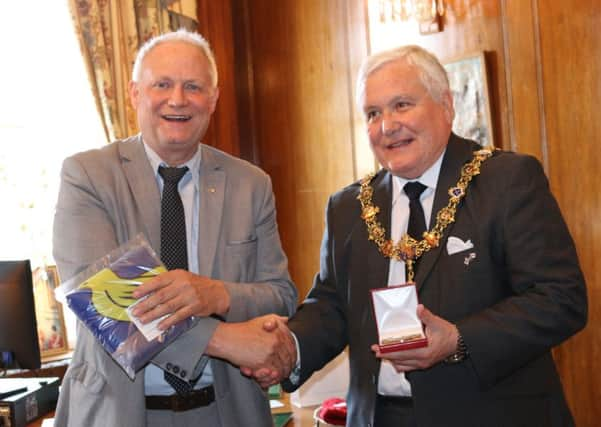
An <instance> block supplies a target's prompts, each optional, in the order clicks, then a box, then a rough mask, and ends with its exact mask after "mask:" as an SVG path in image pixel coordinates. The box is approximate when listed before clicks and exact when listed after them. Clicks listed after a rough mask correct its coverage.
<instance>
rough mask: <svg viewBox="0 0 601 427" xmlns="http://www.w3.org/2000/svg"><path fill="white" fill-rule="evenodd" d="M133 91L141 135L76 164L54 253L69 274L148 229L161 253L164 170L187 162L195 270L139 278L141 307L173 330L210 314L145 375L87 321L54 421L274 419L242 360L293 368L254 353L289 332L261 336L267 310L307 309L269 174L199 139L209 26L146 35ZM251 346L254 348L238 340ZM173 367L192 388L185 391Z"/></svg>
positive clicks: (211, 106) (211, 74)
mask: <svg viewBox="0 0 601 427" xmlns="http://www.w3.org/2000/svg"><path fill="white" fill-rule="evenodd" d="M129 90H130V97H131V100H132V103H133V106H134V108H135V110H136V112H137V118H138V124H139V127H140V130H141V133H140V134H139V135H137V136H134V137H131V138H128V139H126V140H122V141H117V142H114V143H112V144H109V145H107V146H105V147H103V148H101V149H99V150H92V151H88V152H84V153H79V154H76V155H74V156H72V157H70V158H68V159H66V160H65V162H64V165H63V169H62V175H61V179H62V181H61V188H60V193H59V198H58V203H57V208H56V214H55V221H54V257H55V259H56V262H57V264H58V267H59V270H60V273H61V275H62V277H63V278H64V279H69V278H70V277H72V276H73V275H75V274H76V273H78V272H79V271H81V270H82V269H84V268H85V267H86V266H88V265H89V264H90V263H92V262H93V261H95V260H96V259H98V258H100V257H102V256H103V255H105V254H106V253H108V252H109V251H111V250H112V249H114V248H116V247H117V246H119V245H121V244H123V243H125V242H126V241H128V240H129V239H131V238H132V237H134V236H135V235H136V234H138V233H143V234H144V235H145V236H146V237H147V239H148V241H149V242H150V244H151V246H152V247H153V248H154V249H155V250H156V252H157V253H160V252H161V238H162V237H161V191H162V190H163V188H164V187H165V185H164V183H163V178H162V176H161V175H160V174H159V172H158V169H159V167H160V166H163V167H184V166H185V167H187V168H188V169H187V170H185V171H184V175H183V178H182V179H181V181H180V182H179V184H177V188H178V191H179V194H180V196H181V201H182V205H183V210H184V213H185V227H186V233H185V234H186V248H187V259H188V266H189V268H188V269H187V270H183V269H176V270H172V271H168V272H166V273H163V274H162V275H160V276H158V277H157V278H155V279H154V280H152V281H149V282H146V283H145V284H144V285H143V286H141V287H140V288H139V290H138V291H137V292H136V295H135V296H136V297H142V296H145V295H147V296H148V298H147V299H146V300H145V301H144V302H143V303H141V304H140V305H139V306H138V307H137V310H136V315H138V316H139V317H140V319H141V320H142V321H144V322H148V321H150V320H152V319H155V318H158V317H160V316H163V315H165V314H170V315H169V317H167V318H166V319H165V320H163V321H162V323H161V325H160V327H161V328H167V327H169V326H170V325H172V324H174V323H176V322H178V321H179V320H182V319H185V318H187V317H189V316H191V315H194V316H198V318H199V320H198V321H197V323H196V324H195V326H194V327H193V328H191V329H190V330H188V331H187V332H185V333H184V334H182V335H181V336H180V337H179V338H178V339H177V340H175V341H174V342H173V343H172V344H171V345H169V346H168V347H167V348H166V349H165V350H163V351H162V352H160V353H159V354H157V355H156V356H155V357H154V358H153V360H152V363H150V364H149V365H148V366H147V367H146V368H145V369H144V371H140V372H138V373H137V375H136V377H135V380H130V379H129V378H128V376H127V375H126V374H125V372H123V371H122V370H121V368H120V367H119V366H118V365H117V364H116V363H115V362H114V361H113V359H112V358H111V357H110V355H108V354H107V353H106V352H105V351H104V350H103V349H102V347H101V346H100V345H99V344H98V343H97V342H96V340H95V339H94V337H93V336H92V335H91V333H90V332H89V331H87V330H86V329H85V327H82V325H78V337H77V344H76V348H75V352H74V355H73V359H72V362H71V364H70V366H69V369H68V370H67V373H66V375H65V378H64V380H63V384H62V388H61V393H60V396H59V402H58V407H57V411H56V421H55V425H57V426H60V427H63V426H73V427H80V426H84V425H85V426H107V425H108V426H111V427H118V426H123V427H142V426H147V425H148V426H188V425H194V426H221V427H238V426H241V425H244V426H257V427H260V426H261V427H262V426H269V425H271V424H272V422H271V415H270V409H269V404H268V401H267V399H266V396H265V393H264V391H263V390H262V389H261V388H260V386H259V385H258V384H257V383H256V382H255V381H253V380H252V379H249V378H247V377H245V376H243V375H241V374H240V371H239V369H238V368H237V366H238V365H250V366H257V365H258V364H259V363H260V364H266V365H268V366H270V365H275V364H277V363H282V361H281V360H279V359H278V360H270V359H262V360H256V359H257V357H258V355H260V353H259V352H257V351H255V350H257V349H259V348H261V349H265V348H266V349H269V348H272V346H273V345H275V344H276V343H277V340H276V338H277V333H276V334H273V333H267V332H265V331H263V329H262V324H263V323H264V319H262V318H261V317H258V316H261V315H264V314H267V313H278V314H280V315H282V316H289V315H291V314H292V313H293V311H294V307H295V305H296V297H297V294H296V289H295V287H294V285H293V284H292V283H291V280H290V277H289V274H288V270H287V259H286V256H285V254H284V253H283V251H282V248H281V244H280V238H279V234H278V229H277V223H276V213H275V205H274V199H273V193H272V188H271V182H270V179H269V177H268V176H267V175H266V174H265V173H264V172H262V171H261V170H260V169H258V168H256V167H254V166H252V165H250V164H249V163H247V162H245V161H242V160H240V159H237V158H234V157H232V156H229V155H227V154H225V153H223V152H220V151H218V150H216V149H213V148H211V147H208V146H206V145H203V144H202V143H201V140H202V138H203V136H204V134H205V132H206V129H207V126H208V124H209V120H210V117H211V115H212V113H213V111H214V110H215V104H216V102H217V98H218V88H217V70H216V66H215V61H214V58H213V54H212V52H211V50H210V47H209V45H208V43H207V42H206V41H205V40H204V39H203V38H202V37H201V36H199V35H198V34H195V33H190V32H187V31H184V30H179V31H177V32H174V33H168V34H165V35H162V36H159V37H157V38H154V39H152V40H150V41H149V42H147V43H146V44H145V45H144V46H143V47H142V48H141V49H140V51H139V53H138V56H137V58H136V62H135V64H134V70H133V78H132V82H131V83H130V88H129ZM255 317H258V318H257V319H255V320H250V321H249V322H248V323H247V324H245V327H244V328H241V327H240V325H241V323H240V322H242V321H248V320H249V319H253V318H255ZM249 324H250V325H255V326H256V327H254V328H253V327H252V326H251V328H249V327H248V325H249ZM240 341H242V342H243V343H244V345H243V346H242V348H239V347H235V348H233V347H232V346H231V343H232V342H236V343H240ZM272 349H273V348H272ZM261 354H263V353H261ZM279 357H281V356H280V355H278V356H276V358H279ZM164 372H168V373H169V374H170V375H172V376H173V375H175V376H176V377H178V378H179V379H180V380H182V381H183V382H184V383H185V386H186V388H191V389H192V390H190V391H187V392H183V391H182V393H183V394H182V395H180V394H178V393H176V391H175V389H174V387H172V386H171V385H170V384H171V382H167V381H166V380H165V376H164Z"/></svg>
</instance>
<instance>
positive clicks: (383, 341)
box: [371, 283, 428, 353]
mask: <svg viewBox="0 0 601 427" xmlns="http://www.w3.org/2000/svg"><path fill="white" fill-rule="evenodd" d="M371 299H372V303H373V309H374V317H375V319H376V325H377V327H378V345H379V347H380V352H381V353H391V352H395V351H401V350H409V349H411V348H418V347H425V346H427V345H428V339H427V338H426V335H425V334H424V329H423V326H422V322H421V321H420V320H419V318H418V317H417V290H416V288H415V285H414V284H412V283H409V284H405V285H399V286H390V287H388V288H381V289H373V290H372V291H371Z"/></svg>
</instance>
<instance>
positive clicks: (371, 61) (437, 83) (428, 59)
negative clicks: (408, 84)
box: [356, 45, 450, 108]
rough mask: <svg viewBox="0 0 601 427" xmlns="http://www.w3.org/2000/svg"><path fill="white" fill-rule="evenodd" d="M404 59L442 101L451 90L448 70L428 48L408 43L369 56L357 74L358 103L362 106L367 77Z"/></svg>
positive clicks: (430, 91)
mask: <svg viewBox="0 0 601 427" xmlns="http://www.w3.org/2000/svg"><path fill="white" fill-rule="evenodd" d="M401 59H402V60H404V61H406V63H407V64H409V65H412V66H414V67H415V68H417V69H418V71H419V73H418V74H419V79H420V81H421V82H422V84H423V85H424V87H425V88H426V90H427V91H428V93H429V94H430V96H431V97H432V99H434V101H436V102H438V103H440V102H441V101H442V96H443V95H444V93H445V92H447V91H449V90H450V89H449V78H448V76H447V72H446V70H445V69H444V67H443V66H442V64H441V63H440V61H438V59H437V58H436V57H435V56H434V55H433V54H432V53H430V52H428V51H427V50H426V49H424V48H422V47H420V46H415V45H407V46H401V47H397V48H394V49H390V50H385V51H383V52H378V53H376V54H374V55H371V56H368V57H367V58H366V59H365V60H364V61H363V64H362V65H361V68H359V73H358V75H357V95H356V96H357V99H356V101H357V105H358V106H359V108H361V107H362V105H361V104H362V102H363V97H364V96H365V84H366V82H367V78H368V77H369V76H370V75H371V74H372V73H374V72H375V71H377V70H378V69H380V68H381V67H382V66H384V65H385V64H388V63H390V62H393V61H396V60H401Z"/></svg>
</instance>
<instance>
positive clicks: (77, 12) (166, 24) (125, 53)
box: [69, 0, 198, 141]
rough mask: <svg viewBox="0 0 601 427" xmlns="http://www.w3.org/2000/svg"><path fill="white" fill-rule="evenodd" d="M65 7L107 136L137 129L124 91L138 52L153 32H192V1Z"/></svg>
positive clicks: (93, 1) (73, 1)
mask: <svg viewBox="0 0 601 427" xmlns="http://www.w3.org/2000/svg"><path fill="white" fill-rule="evenodd" d="M69 9H70V11H71V15H72V18H73V23H74V26H75V32H76V34H77V37H78V39H79V44H80V48H81V52H82V56H83V59H84V62H85V64H86V69H87V72H88V77H89V80H90V85H91V87H92V91H93V93H94V98H95V100H96V106H97V108H98V112H99V114H100V117H101V120H102V124H103V126H104V131H105V134H106V137H107V140H108V141H113V140H115V139H121V138H125V137H127V136H130V135H133V134H135V133H137V132H138V129H137V124H136V116H135V112H134V110H133V109H132V107H131V105H130V103H129V100H128V95H127V85H128V82H129V80H130V79H131V71H132V68H133V62H134V59H135V56H136V52H137V50H138V48H139V47H140V46H141V45H142V44H143V43H144V42H145V41H147V40H148V39H149V38H151V37H153V36H155V35H158V34H161V33H164V32H167V31H171V30H175V29H178V28H180V27H185V28H188V29H189V30H193V31H195V30H196V29H197V28H198V25H197V22H196V20H195V19H196V0H175V1H174V0H69Z"/></svg>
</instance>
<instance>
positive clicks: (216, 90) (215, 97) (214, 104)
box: [211, 86, 219, 114]
mask: <svg viewBox="0 0 601 427" xmlns="http://www.w3.org/2000/svg"><path fill="white" fill-rule="evenodd" d="M218 99H219V87H217V86H215V88H214V89H213V94H212V95H211V114H213V113H214V112H215V108H216V107H217V100H218Z"/></svg>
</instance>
